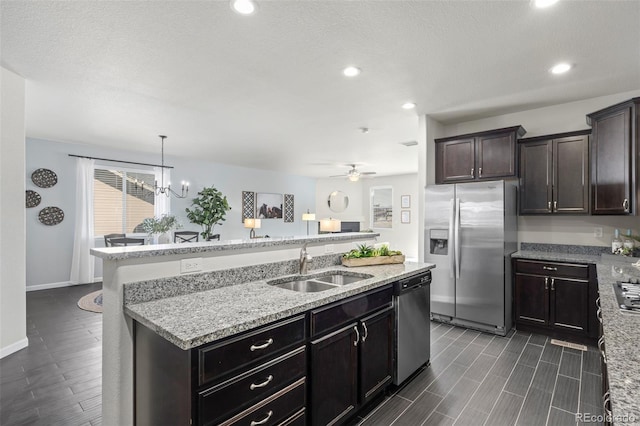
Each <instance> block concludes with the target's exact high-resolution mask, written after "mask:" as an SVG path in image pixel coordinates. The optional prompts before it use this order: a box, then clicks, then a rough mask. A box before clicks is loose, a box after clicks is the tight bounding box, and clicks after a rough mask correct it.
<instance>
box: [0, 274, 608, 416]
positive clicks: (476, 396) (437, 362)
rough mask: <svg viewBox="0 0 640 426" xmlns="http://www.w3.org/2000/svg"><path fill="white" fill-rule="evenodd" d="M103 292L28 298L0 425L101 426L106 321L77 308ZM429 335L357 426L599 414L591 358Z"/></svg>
mask: <svg viewBox="0 0 640 426" xmlns="http://www.w3.org/2000/svg"><path fill="white" fill-rule="evenodd" d="M100 286H101V285H100V284H90V285H81V286H75V287H66V288H60V289H52V290H42V291H35V292H29V293H27V328H28V337H29V347H28V348H25V349H23V350H21V351H18V352H16V353H14V354H12V355H9V356H8V357H5V358H3V359H2V360H0V424H2V425H3V426H4V425H6V426H9V425H65V426H67V425H69V426H71V425H85V426H87V425H94V426H95V425H99V424H101V411H102V407H101V397H102V389H101V385H102V364H101V363H102V336H101V333H102V315H101V314H96V313H92V312H86V311H83V310H81V309H79V308H78V307H77V306H76V303H77V301H78V299H79V298H80V297H82V296H83V295H85V294H87V293H90V292H92V291H95V290H97V289H99V288H100ZM431 329H432V330H431V342H432V343H431V364H430V365H429V366H428V367H426V368H423V369H422V370H421V371H420V372H419V373H418V374H417V375H416V376H415V377H413V378H412V379H411V380H410V381H408V383H406V384H405V385H404V386H402V387H401V388H399V389H397V390H395V391H394V392H393V393H392V394H391V395H390V396H388V397H386V398H385V399H384V401H383V402H382V403H381V404H380V405H378V406H376V407H375V408H374V409H373V410H372V411H371V412H370V413H369V414H368V415H367V416H366V417H365V418H364V419H361V421H359V423H360V424H362V425H366V426H387V425H392V424H393V425H411V426H414V425H434V424H442V425H451V424H455V425H474V426H476V425H482V424H485V425H491V426H494V425H497V426H499V425H505V426H511V425H532V426H534V425H571V424H576V420H575V418H576V417H575V413H577V412H578V413H591V414H595V415H601V414H602V409H601V408H600V380H601V379H600V360H599V353H598V352H597V349H596V348H589V350H588V351H586V352H583V351H578V350H574V349H568V348H563V347H560V346H556V345H552V344H551V343H550V339H547V338H546V337H545V336H540V335H535V334H529V333H521V332H512V333H511V334H510V336H509V337H498V336H495V337H494V336H492V335H488V334H484V333H479V332H477V331H472V330H465V329H462V328H457V327H451V326H448V325H444V324H438V323H432V325H431ZM356 423H358V422H356Z"/></svg>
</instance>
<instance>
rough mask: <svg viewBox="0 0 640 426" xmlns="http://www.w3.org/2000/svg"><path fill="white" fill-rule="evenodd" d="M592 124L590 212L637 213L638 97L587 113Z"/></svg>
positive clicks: (639, 205)
mask: <svg viewBox="0 0 640 426" xmlns="http://www.w3.org/2000/svg"><path fill="white" fill-rule="evenodd" d="M587 124H590V125H591V126H592V132H593V133H592V134H593V137H592V143H591V213H592V214H623V215H626V214H638V209H639V208H640V201H639V198H640V185H638V182H639V181H640V167H638V162H639V161H640V149H639V144H640V134H639V130H640V129H639V128H638V127H639V126H640V98H634V99H631V100H629V101H627V102H622V103H620V104H617V105H613V106H611V107H608V108H605V109H603V110H600V111H596V112H594V113H592V114H588V115H587Z"/></svg>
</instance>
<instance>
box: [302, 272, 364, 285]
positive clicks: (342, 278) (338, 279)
mask: <svg viewBox="0 0 640 426" xmlns="http://www.w3.org/2000/svg"><path fill="white" fill-rule="evenodd" d="M364 279H366V278H365V277H360V276H357V275H343V274H330V275H322V276H319V277H315V278H314V280H316V281H322V282H325V283H329V284H334V285H347V284H351V283H355V282H358V281H362V280H364Z"/></svg>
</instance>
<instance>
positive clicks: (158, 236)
mask: <svg viewBox="0 0 640 426" xmlns="http://www.w3.org/2000/svg"><path fill="white" fill-rule="evenodd" d="M180 228H182V225H181V224H180V222H178V219H177V218H176V217H175V216H174V215H171V214H163V215H162V216H159V217H148V218H146V219H144V220H143V221H142V229H144V231H145V232H146V233H147V234H149V236H151V237H153V238H154V242H155V243H162V244H164V243H170V242H171V236H170V235H169V231H171V230H173V229H180Z"/></svg>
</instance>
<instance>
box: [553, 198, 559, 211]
mask: <svg viewBox="0 0 640 426" xmlns="http://www.w3.org/2000/svg"><path fill="white" fill-rule="evenodd" d="M553 211H556V212H557V211H558V202H557V201H554V202H553Z"/></svg>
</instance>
